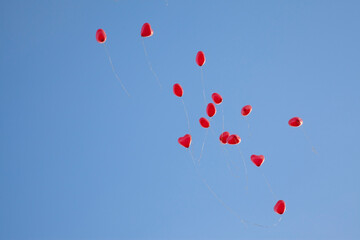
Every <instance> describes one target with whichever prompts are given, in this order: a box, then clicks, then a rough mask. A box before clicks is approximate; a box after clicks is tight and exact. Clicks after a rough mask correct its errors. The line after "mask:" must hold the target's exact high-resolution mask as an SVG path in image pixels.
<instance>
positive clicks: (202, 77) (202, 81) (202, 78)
mask: <svg viewBox="0 0 360 240" xmlns="http://www.w3.org/2000/svg"><path fill="white" fill-rule="evenodd" d="M200 71H201V85H202V88H203V98H204V103H205V105H206V103H207V101H206V95H205V83H204V74H203V69H202V67H201V68H200Z"/></svg>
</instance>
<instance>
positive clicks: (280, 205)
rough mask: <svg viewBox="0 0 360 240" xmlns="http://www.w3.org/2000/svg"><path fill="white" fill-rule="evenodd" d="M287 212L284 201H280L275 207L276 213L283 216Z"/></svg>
mask: <svg viewBox="0 0 360 240" xmlns="http://www.w3.org/2000/svg"><path fill="white" fill-rule="evenodd" d="M285 210H286V205H285V202H284V200H279V201H278V202H277V203H276V204H275V206H274V211H275V212H276V213H277V214H283V213H284V212H285Z"/></svg>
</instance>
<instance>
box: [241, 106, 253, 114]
mask: <svg viewBox="0 0 360 240" xmlns="http://www.w3.org/2000/svg"><path fill="white" fill-rule="evenodd" d="M251 111H252V107H251V105H246V106H244V107H243V108H242V109H241V115H243V116H247V115H249V114H250V113H251Z"/></svg>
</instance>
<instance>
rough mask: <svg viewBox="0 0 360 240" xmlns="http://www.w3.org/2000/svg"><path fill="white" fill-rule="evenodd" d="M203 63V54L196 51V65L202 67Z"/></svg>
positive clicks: (204, 59)
mask: <svg viewBox="0 0 360 240" xmlns="http://www.w3.org/2000/svg"><path fill="white" fill-rule="evenodd" d="M205 61H206V58H205V54H204V52H203V51H198V53H197V54H196V63H197V65H199V66H200V67H201V66H202V65H204V63H205Z"/></svg>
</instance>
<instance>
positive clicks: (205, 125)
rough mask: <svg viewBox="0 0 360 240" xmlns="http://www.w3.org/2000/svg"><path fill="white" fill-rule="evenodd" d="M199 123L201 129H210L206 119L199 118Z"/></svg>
mask: <svg viewBox="0 0 360 240" xmlns="http://www.w3.org/2000/svg"><path fill="white" fill-rule="evenodd" d="M199 122H200V125H201V126H202V127H203V128H208V127H210V122H209V120H207V119H206V118H203V117H202V118H200V119H199Z"/></svg>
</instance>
